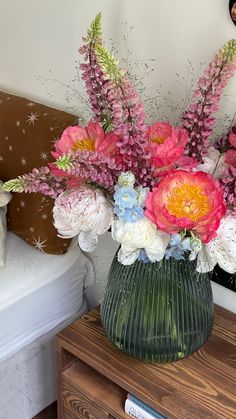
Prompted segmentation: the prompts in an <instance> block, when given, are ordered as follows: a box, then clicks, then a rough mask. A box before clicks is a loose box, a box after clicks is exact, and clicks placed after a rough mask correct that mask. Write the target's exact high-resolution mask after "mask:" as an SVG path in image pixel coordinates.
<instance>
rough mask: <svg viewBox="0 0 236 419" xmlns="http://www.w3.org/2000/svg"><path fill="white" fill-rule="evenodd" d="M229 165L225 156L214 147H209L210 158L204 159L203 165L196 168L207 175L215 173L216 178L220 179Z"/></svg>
mask: <svg viewBox="0 0 236 419" xmlns="http://www.w3.org/2000/svg"><path fill="white" fill-rule="evenodd" d="M226 167H227V165H226V164H225V154H220V152H219V151H218V150H216V149H215V148H214V147H209V149H208V157H203V163H202V164H199V165H198V166H197V167H196V170H202V171H203V172H207V173H211V174H212V173H214V177H215V178H217V179H218V178H220V177H221V176H222V175H223V173H224V171H225V169H226Z"/></svg>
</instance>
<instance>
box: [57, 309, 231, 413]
mask: <svg viewBox="0 0 236 419" xmlns="http://www.w3.org/2000/svg"><path fill="white" fill-rule="evenodd" d="M57 347H58V351H59V352H58V353H60V352H61V351H62V349H63V350H66V353H69V354H70V357H71V354H73V355H74V357H76V358H78V359H80V360H82V361H83V362H84V363H85V364H88V365H89V366H90V367H91V368H93V369H94V370H95V371H98V372H99V373H100V374H101V375H102V376H104V377H107V379H108V380H110V381H111V382H113V383H116V384H117V385H118V386H119V387H120V388H121V389H122V390H123V391H125V392H130V393H132V394H134V395H135V396H136V397H138V398H139V399H141V400H143V401H144V402H145V403H147V404H148V405H150V406H151V407H153V408H154V409H156V410H157V411H158V412H160V413H162V414H163V415H165V416H166V417H168V418H170V419H171V418H179V419H185V418H186V419H199V418H204V419H205V418H224V419H236V316H235V315H234V314H233V313H230V312H228V311H226V310H224V309H222V308H220V307H217V306H215V321H214V327H213V332H212V334H211V336H210V337H209V339H208V341H207V342H206V344H205V345H204V346H203V347H202V348H201V349H200V350H199V351H197V352H196V353H194V354H192V355H190V356H189V357H187V358H185V359H183V360H179V361H177V362H174V363H170V364H149V363H145V362H141V361H139V360H136V359H134V358H131V357H129V356H127V355H125V354H124V353H122V352H121V351H120V350H119V349H117V348H116V347H115V346H113V345H112V343H111V342H110V341H109V340H108V339H107V338H106V336H105V333H104V330H103V329H102V326H101V323H100V317H99V309H98V308H96V309H95V310H93V311H91V312H90V313H88V314H87V315H85V316H83V317H82V318H81V319H80V320H77V321H76V322H75V323H73V324H72V325H71V326H69V327H67V328H66V329H64V330H63V331H62V332H61V333H59V334H58V336H57ZM74 359H75V358H74ZM68 365H69V368H70V365H72V366H73V364H71V363H70V364H68ZM68 365H66V362H65V363H64V367H63V366H61V370H60V372H59V373H60V375H61V376H62V374H63V371H64V374H65V376H66V377H67V378H68V379H69V375H68V374H69V370H68ZM73 373H74V372H73ZM75 375H76V374H75ZM81 381H83V380H81ZM68 382H69V381H68ZM73 383H74V384H73ZM71 384H72V385H73V387H74V386H76V387H77V386H80V380H79V377H78V376H77V378H74V380H73V379H72V381H71ZM77 391H78V389H77ZM107 394H109V387H108V389H107ZM60 397H61V396H60ZM100 406H101V405H100ZM62 409H63V407H62ZM63 417H64V416H62V415H61V418H63ZM77 417H80V416H77ZM82 417H83V416H82ZM84 417H86V416H84ZM97 417H98V418H99V416H97ZM117 417H119V416H117ZM99 419H100V418H99Z"/></svg>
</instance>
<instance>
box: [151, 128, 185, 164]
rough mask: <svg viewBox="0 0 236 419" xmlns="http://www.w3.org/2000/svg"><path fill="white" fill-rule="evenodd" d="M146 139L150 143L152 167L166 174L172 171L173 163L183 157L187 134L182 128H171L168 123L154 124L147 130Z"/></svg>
mask: <svg viewBox="0 0 236 419" xmlns="http://www.w3.org/2000/svg"><path fill="white" fill-rule="evenodd" d="M146 138H147V139H148V141H149V143H150V144H149V145H150V148H151V153H152V162H153V164H154V166H155V167H156V168H158V169H162V170H164V171H165V172H166V170H170V169H171V168H172V169H173V168H174V163H176V162H177V160H178V159H179V158H180V157H181V156H182V155H183V151H184V147H185V145H186V144H187V142H188V133H187V131H186V130H185V129H183V128H179V127H177V128H174V127H172V126H171V125H170V124H169V123H168V122H156V123H155V124H153V125H151V126H150V127H149V128H148V130H147V132H146ZM165 169H166V170H165ZM158 172H159V170H158Z"/></svg>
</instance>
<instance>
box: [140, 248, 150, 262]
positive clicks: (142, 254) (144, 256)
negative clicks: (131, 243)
mask: <svg viewBox="0 0 236 419" xmlns="http://www.w3.org/2000/svg"><path fill="white" fill-rule="evenodd" d="M138 260H139V261H140V262H143V263H150V259H149V257H148V256H147V253H146V252H145V250H144V249H140V252H139V256H138Z"/></svg>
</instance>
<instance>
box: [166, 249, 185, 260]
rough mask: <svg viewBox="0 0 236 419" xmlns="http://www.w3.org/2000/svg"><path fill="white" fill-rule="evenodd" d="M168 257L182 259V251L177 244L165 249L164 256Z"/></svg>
mask: <svg viewBox="0 0 236 419" xmlns="http://www.w3.org/2000/svg"><path fill="white" fill-rule="evenodd" d="M170 257H173V258H175V259H176V260H180V259H184V251H183V249H181V248H180V247H178V246H171V247H168V248H167V249H166V252H165V258H166V259H167V260H168V259H170Z"/></svg>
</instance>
